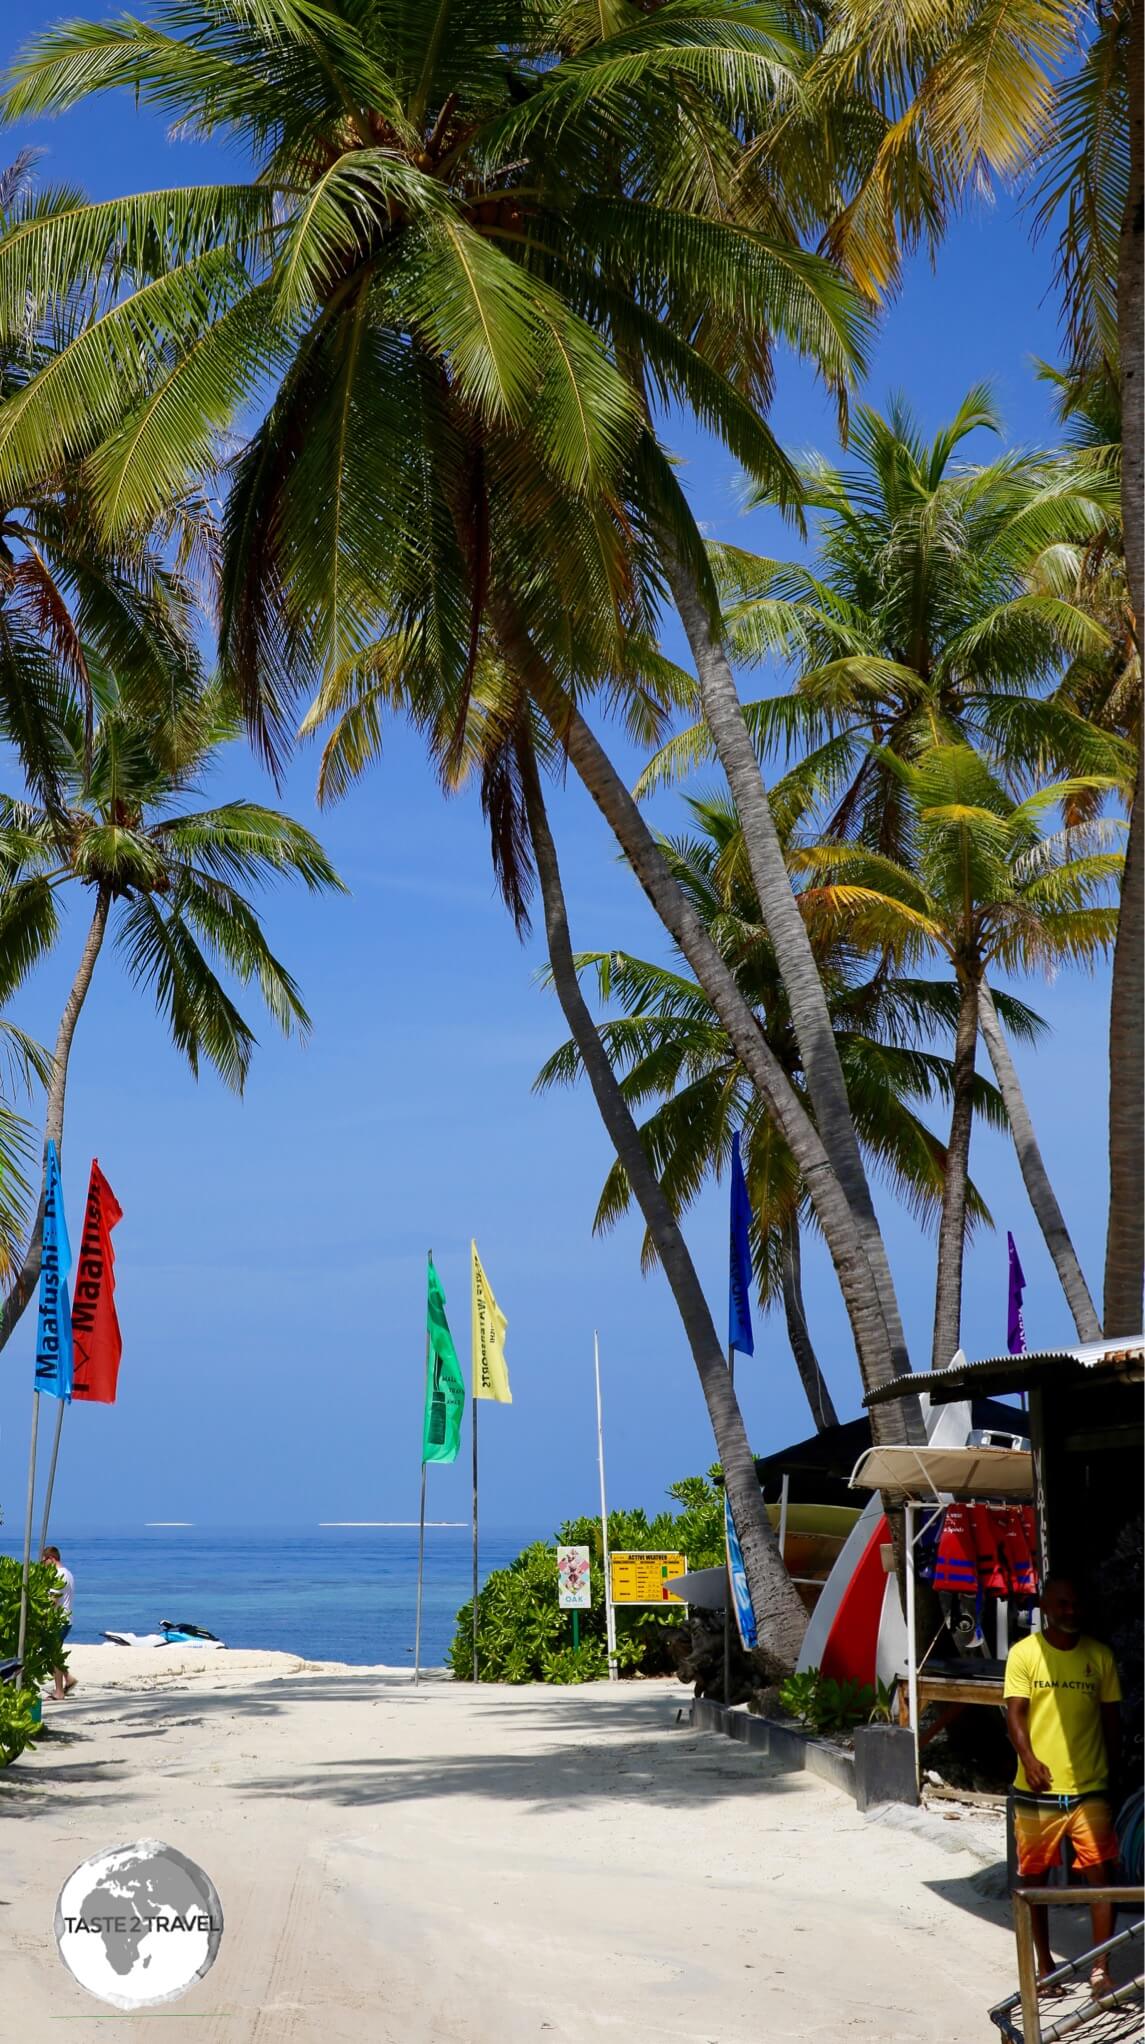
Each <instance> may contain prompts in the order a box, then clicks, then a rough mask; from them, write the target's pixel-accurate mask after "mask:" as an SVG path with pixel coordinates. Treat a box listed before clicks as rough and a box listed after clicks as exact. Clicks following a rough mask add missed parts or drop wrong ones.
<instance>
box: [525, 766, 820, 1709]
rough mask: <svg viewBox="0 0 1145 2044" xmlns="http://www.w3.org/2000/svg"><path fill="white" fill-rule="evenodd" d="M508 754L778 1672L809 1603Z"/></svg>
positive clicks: (567, 979) (790, 1657) (594, 1071)
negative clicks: (765, 1495)
mask: <svg viewBox="0 0 1145 2044" xmlns="http://www.w3.org/2000/svg"><path fill="white" fill-rule="evenodd" d="M513 755H514V765H515V770H516V772H517V774H518V775H519V778H520V783H521V788H522V795H523V800H524V807H525V816H526V820H527V824H528V830H529V841H530V847H531V853H532V858H533V860H534V862H535V868H536V873H537V879H538V883H539V886H540V891H541V900H542V905H543V909H544V917H545V935H546V940H547V945H548V954H549V960H550V966H551V970H552V976H553V985H554V987H555V989H556V992H557V997H558V999H559V1001H560V1004H561V1008H562V1010H563V1012H564V1017H565V1021H566V1022H567V1024H568V1026H569V1029H570V1030H571V1032H572V1037H573V1041H574V1043H575V1044H576V1047H577V1052H578V1055H579V1057H580V1060H581V1063H582V1066H583V1069H584V1071H585V1073H586V1075H587V1077H588V1080H589V1084H590V1085H591V1087H592V1091H593V1096H594V1098H595V1100H596V1103H597V1107H598V1109H599V1111H600V1115H601V1119H602V1121H603V1122H604V1125H605V1128H606V1129H607V1131H608V1135H609V1138H610V1140H611V1142H612V1145H613V1148H614V1150H615V1151H616V1157H617V1163H618V1166H619V1168H620V1170H621V1171H623V1173H624V1175H625V1180H626V1182H627V1184H628V1185H629V1186H630V1187H631V1190H632V1193H633V1195H634V1196H635V1198H636V1200H637V1202H638V1204H639V1206H640V1210H641V1212H642V1214H643V1216H644V1221H645V1225H646V1227H647V1229H648V1233H649V1235H650V1236H651V1238H652V1239H653V1240H654V1242H655V1244H656V1251H657V1255H658V1258H659V1260H660V1262H661V1264H662V1266H663V1269H664V1273H665V1276H666V1277H667V1279H668V1282H669V1285H670V1286H671V1290H672V1296H673V1299H674V1301H675V1303H676V1307H677V1310H678V1312H679V1314H680V1317H681V1320H682V1322H683V1325H684V1329H685V1332H686V1334H687V1337H688V1343H689V1346H690V1348H691V1351H692V1357H693V1360H694V1362H695V1365H696V1370H697V1374H698V1376H699V1379H700V1384H701V1388H702V1390H703V1394H704V1400H705V1403H706V1405H707V1409H708V1415H709V1418H710V1420H711V1423H712V1432H713V1434H714V1437H715V1440H716V1443H717V1446H718V1448H719V1450H720V1456H721V1465H722V1468H723V1476H724V1484H725V1488H726V1491H727V1496H728V1502H729V1504H730V1506H731V1511H732V1517H733V1519H734V1522H735V1526H736V1530H737V1533H738V1534H739V1538H740V1544H741V1547H742V1549H743V1556H744V1567H745V1570H746V1573H747V1579H748V1586H749V1589H750V1592H751V1601H752V1608H753V1610H754V1612H755V1616H756V1621H757V1624H758V1627H759V1637H760V1643H761V1645H762V1647H763V1648H764V1650H765V1652H766V1653H767V1655H768V1657H769V1659H770V1662H771V1664H772V1666H773V1667H774V1668H775V1669H776V1670H777V1671H778V1670H779V1669H781V1668H791V1667H793V1666H794V1664H795V1659H796V1655H797V1653H798V1650H799V1646H800V1644H801V1642H802V1638H803V1634H804V1632H805V1630H806V1626H807V1616H806V1612H805V1611H804V1609H803V1606H802V1604H801V1603H800V1600H799V1594H798V1591H797V1590H796V1588H795V1585H794V1583H793V1582H792V1581H791V1578H790V1576H789V1575H788V1573H787V1570H786V1568H785V1567H784V1563H783V1560H782V1557H781V1555H780V1553H779V1547H778V1543H777V1541H776V1538H775V1535H774V1533H773V1531H772V1528H771V1524H770V1521H769V1519H768V1517H767V1514H766V1512H765V1511H764V1509H763V1506H762V1503H761V1493H760V1488H759V1482H758V1479H757V1477H756V1472H755V1463H754V1461H753V1459H752V1455H751V1450H750V1447H749V1445H748V1438H747V1433H746V1431H745V1428H744V1424H743V1417H742V1415H741V1413H740V1409H739V1405H738V1403H737V1400H736V1395H735V1390H734V1386H733V1380H732V1373H731V1371H730V1370H729V1369H727V1368H726V1366H725V1362H724V1355H723V1349H722V1346H721V1343H720V1338H719V1336H718V1334H717V1333H716V1328H715V1323H714V1321H713V1319H712V1315H711V1309H710V1307H709V1305H708V1302H707V1299H706V1297H705V1295H704V1289H703V1286H702V1285H701V1283H700V1280H699V1277H698V1275H697V1272H696V1268H695V1265H694V1263H693V1262H692V1259H691V1256H690V1255H689V1253H688V1247H687V1244H686V1242H685V1240H684V1236H683V1233H682V1231H681V1229H680V1226H679V1223H678V1220H677V1218H676V1215H675V1213H674V1212H673V1209H672V1206H671V1204H670V1202H669V1200H668V1198H667V1196H666V1194H665V1191H664V1188H663V1186H662V1185H661V1183H660V1181H659V1179H658V1177H657V1175H656V1172H655V1170H654V1169H653V1167H652V1164H651V1162H650V1160H649V1157H648V1154H647V1152H646V1150H645V1148H644V1145H643V1143H642V1141H641V1137H640V1132H639V1130H638V1129H637V1126H636V1122H635V1119H634V1117H633V1114H632V1110H631V1107H630V1106H629V1103H628V1101H627V1100H626V1099H625V1097H624V1092H623V1089H622V1088H621V1086H620V1083H619V1081H618V1079H617V1076H616V1073H615V1071H614V1069H613V1066H612V1063H611V1060H610V1058H609V1056H608V1053H607V1051H606V1050H605V1047H604V1044H603V1043H602V1041H601V1036H600V1032H599V1031H598V1029H597V1028H596V1025H595V1024H594V1022H593V1019H592V1016H591V1015H590V1013H589V1009H588V1004H587V1002H586V1001H585V998H584V995H583V993H582V991H581V986H580V980H579V977H578V973H577V967H576V963H575V960H574V956H573V949H572V942H571V939H570V936H569V928H568V913H567V909H566V905H565V898H564V889H563V886H562V883H561V875H560V866H559V863H558V860H557V852H556V846H555V844H554V842H553V836H552V832H551V830H550V828H549V822H548V815H547V811H546V807H545V801H544V795H543V791H542V786H541V777H540V773H539V771H538V767H537V760H536V751H535V748H534V745H533V743H532V739H531V735H530V734H528V733H527V732H526V731H525V730H524V729H523V728H519V729H518V732H517V734H516V737H515V741H514V743H513ZM725 1450H726V1451H727V1455H726V1459H724V1454H725Z"/></svg>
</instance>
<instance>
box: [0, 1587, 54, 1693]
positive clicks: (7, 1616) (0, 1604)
mask: <svg viewBox="0 0 1145 2044" xmlns="http://www.w3.org/2000/svg"><path fill="white" fill-rule="evenodd" d="M20 1574H21V1570H20V1563H19V1562H18V1561H17V1560H16V1559H15V1557H14V1556H13V1555H10V1554H3V1555H0V1661H9V1660H12V1659H13V1658H14V1656H15V1653H16V1647H17V1643H18V1641H19V1637H20ZM58 1583H59V1577H58V1576H57V1574H56V1571H55V1569H54V1567H53V1566H52V1564H51V1562H47V1561H37V1562H33V1564H32V1567H31V1570H30V1572H29V1577H28V1627H27V1633H26V1636H25V1640H24V1682H25V1684H26V1686H27V1687H28V1688H29V1689H38V1688H39V1686H40V1684H41V1682H45V1681H47V1679H48V1677H49V1676H50V1675H51V1672H52V1669H53V1668H66V1667H67V1656H66V1654H65V1653H64V1627H65V1625H66V1623H67V1620H66V1619H65V1617H64V1614H63V1612H62V1611H61V1610H60V1607H59V1605H58V1604H57V1603H56V1601H55V1598H54V1597H53V1596H52V1591H53V1590H54V1589H55V1588H56V1587H57V1586H58Z"/></svg>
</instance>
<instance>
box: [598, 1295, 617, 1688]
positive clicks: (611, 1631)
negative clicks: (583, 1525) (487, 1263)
mask: <svg viewBox="0 0 1145 2044" xmlns="http://www.w3.org/2000/svg"><path fill="white" fill-rule="evenodd" d="M592 1356H593V1365H594V1367H595V1370H596V1459H597V1464H598V1466H599V1469H600V1532H601V1539H602V1541H603V1545H604V1629H605V1638H606V1640H607V1642H608V1679H609V1681H610V1682H617V1681H619V1679H620V1670H619V1669H618V1667H617V1665H616V1612H615V1611H614V1610H613V1606H612V1575H611V1570H610V1568H609V1565H608V1505H607V1503H606V1501H605V1494H604V1416H603V1412H602V1409H601V1403H600V1336H599V1334H597V1332H596V1331H595V1329H594V1330H593V1336H592Z"/></svg>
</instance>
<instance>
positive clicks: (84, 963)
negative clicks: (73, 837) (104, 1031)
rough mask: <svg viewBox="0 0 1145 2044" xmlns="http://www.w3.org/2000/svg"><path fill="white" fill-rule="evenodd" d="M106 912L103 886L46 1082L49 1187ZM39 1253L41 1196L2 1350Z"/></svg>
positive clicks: (5, 1315)
mask: <svg viewBox="0 0 1145 2044" xmlns="http://www.w3.org/2000/svg"><path fill="white" fill-rule="evenodd" d="M110 907H111V894H110V892H109V890H108V889H107V887H105V886H104V885H102V884H101V885H100V887H99V889H98V892H97V894H96V899H95V913H94V915H93V916H92V919H91V923H90V925H89V927H88V933H87V936H86V938H85V939H84V947H83V951H82V952H81V954H80V962H79V965H78V967H77V969H76V976H75V978H74V980H73V981H72V985H71V991H70V993H69V994H68V997H67V1000H66V1001H65V1003H64V1011H63V1014H62V1015H61V1016H60V1026H59V1029H58V1031H57V1033H56V1047H55V1050H54V1051H53V1052H52V1069H51V1076H50V1078H49V1080H48V1105H47V1113H46V1115H45V1117H44V1183H45V1184H46V1183H47V1168H48V1144H49V1143H54V1144H55V1146H56V1149H57V1151H62V1149H63V1141H64V1096H65V1094H66V1092H67V1084H68V1060H69V1058H70V1057H71V1053H72V1039H73V1038H74V1036H75V1033H76V1023H77V1022H78V1021H79V1018H80V1010H81V1008H82V1007H83V1004H84V1002H85V1000H86V999H87V991H88V988H89V987H90V985H91V976H92V973H93V972H94V971H95V962H96V959H97V958H98V957H99V954H100V948H101V946H102V944H103V939H104V935H105V933H106V930H107V917H108V911H109V909H110ZM43 1253H44V1196H43V1194H42V1193H41V1195H40V1205H39V1209H38V1211H37V1214H36V1219H35V1224H34V1226H33V1228H32V1234H31V1239H30V1240H29V1243H28V1248H27V1252H26V1254H25V1257H24V1261H23V1263H22V1264H21V1265H20V1269H19V1271H18V1272H17V1274H16V1278H15V1281H14V1283H13V1284H12V1285H11V1287H10V1288H9V1291H8V1293H7V1296H6V1298H5V1300H4V1303H3V1306H0V1349H2V1348H4V1347H6V1345H7V1343H8V1342H9V1341H10V1340H11V1337H12V1334H13V1333H14V1331H15V1329H16V1327H17V1326H18V1325H19V1322H20V1320H21V1318H22V1317H23V1314H24V1311H25V1309H26V1307H27V1305H28V1301H29V1300H30V1299H31V1297H32V1294H33V1292H34V1291H35V1289H36V1281H37V1279H38V1277H39V1275H40V1261H41V1258H42V1256H43Z"/></svg>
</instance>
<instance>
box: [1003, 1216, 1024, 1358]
mask: <svg viewBox="0 0 1145 2044" xmlns="http://www.w3.org/2000/svg"><path fill="white" fill-rule="evenodd" d="M1006 1241H1007V1242H1008V1244H1009V1247H1010V1298H1009V1304H1008V1305H1007V1308H1006V1347H1007V1348H1008V1349H1009V1351H1010V1354H1011V1355H1012V1356H1020V1355H1023V1354H1024V1353H1025V1348H1026V1323H1025V1321H1024V1320H1023V1318H1022V1293H1023V1292H1024V1291H1025V1289H1026V1279H1025V1275H1024V1273H1023V1270H1022V1266H1021V1264H1020V1263H1019V1261H1018V1252H1017V1250H1016V1249H1015V1247H1014V1238H1013V1236H1012V1235H1011V1233H1010V1231H1009V1229H1007V1230H1006Z"/></svg>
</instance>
